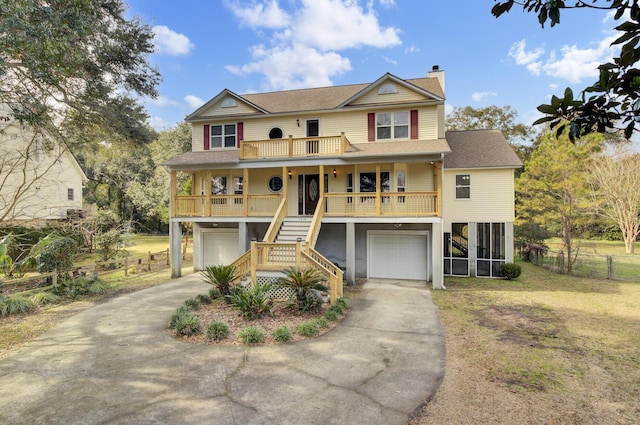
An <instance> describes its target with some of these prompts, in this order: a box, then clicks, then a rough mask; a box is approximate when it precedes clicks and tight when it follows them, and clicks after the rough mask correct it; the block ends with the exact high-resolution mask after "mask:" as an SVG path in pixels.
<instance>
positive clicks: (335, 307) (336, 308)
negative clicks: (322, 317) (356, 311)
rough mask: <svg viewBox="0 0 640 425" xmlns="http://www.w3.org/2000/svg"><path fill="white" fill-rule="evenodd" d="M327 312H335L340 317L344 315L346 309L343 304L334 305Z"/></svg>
mask: <svg viewBox="0 0 640 425" xmlns="http://www.w3.org/2000/svg"><path fill="white" fill-rule="evenodd" d="M327 311H335V312H336V313H337V314H338V315H339V316H342V315H343V314H344V307H343V306H342V305H341V304H333V305H332V306H331V307H329V309H328V310H327Z"/></svg>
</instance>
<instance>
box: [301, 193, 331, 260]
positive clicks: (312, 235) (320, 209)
mask: <svg viewBox="0 0 640 425" xmlns="http://www.w3.org/2000/svg"><path fill="white" fill-rule="evenodd" d="M325 202H326V198H325V197H324V196H320V200H319V201H318V204H317V205H316V211H315V212H314V213H313V219H312V220H311V225H309V231H308V232H307V237H306V239H305V240H304V244H305V247H306V250H307V253H308V252H309V249H311V248H314V247H315V246H316V241H317V240H318V235H319V234H320V226H321V225H322V217H323V216H324V204H325Z"/></svg>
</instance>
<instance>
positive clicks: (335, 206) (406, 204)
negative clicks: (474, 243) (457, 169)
mask: <svg viewBox="0 0 640 425" xmlns="http://www.w3.org/2000/svg"><path fill="white" fill-rule="evenodd" d="M324 197H325V199H326V203H327V207H326V212H325V213H324V215H325V216H333V217H345V216H347V217H360V216H398V217H403V216H412V217H434V216H439V215H440V204H439V202H438V193H437V192H381V193H380V197H379V198H378V196H377V195H376V194H375V193H362V192H359V193H325V194H324Z"/></svg>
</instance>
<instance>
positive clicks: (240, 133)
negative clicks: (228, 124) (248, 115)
mask: <svg viewBox="0 0 640 425" xmlns="http://www.w3.org/2000/svg"><path fill="white" fill-rule="evenodd" d="M236 133H237V134H236V136H237V137H238V138H237V140H236V146H237V147H238V148H240V141H241V140H242V139H244V123H242V122H239V123H238V125H237V129H236Z"/></svg>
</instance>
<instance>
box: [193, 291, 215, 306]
mask: <svg viewBox="0 0 640 425" xmlns="http://www.w3.org/2000/svg"><path fill="white" fill-rule="evenodd" d="M196 300H197V301H198V302H199V303H200V305H202V304H211V301H212V299H211V297H210V296H209V295H207V294H198V295H196Z"/></svg>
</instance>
